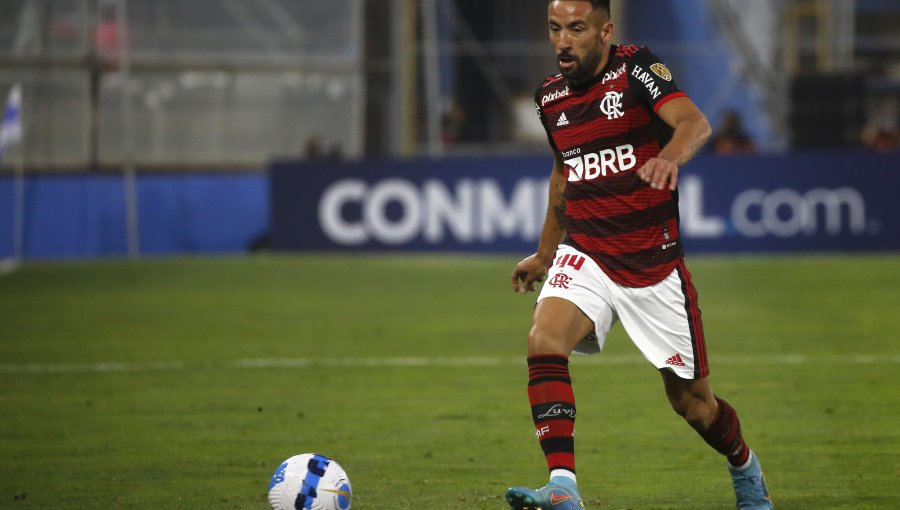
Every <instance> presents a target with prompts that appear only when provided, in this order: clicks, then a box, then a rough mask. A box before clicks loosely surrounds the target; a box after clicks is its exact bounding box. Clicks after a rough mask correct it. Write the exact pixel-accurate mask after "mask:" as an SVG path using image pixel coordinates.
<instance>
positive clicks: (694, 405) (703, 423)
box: [671, 396, 713, 430]
mask: <svg viewBox="0 0 900 510" xmlns="http://www.w3.org/2000/svg"><path fill="white" fill-rule="evenodd" d="M671 403H672V410H674V411H675V413H677V414H678V415H679V416H681V417H682V418H684V421H686V422H687V423H688V424H689V425H690V426H691V427H693V428H695V429H697V430H705V429H706V428H707V427H708V426H709V423H710V422H711V421H712V418H713V416H712V412H713V409H711V408H710V406H709V405H708V404H707V402H705V401H704V400H703V399H700V398H694V397H693V396H690V397H687V398H683V399H678V400H672V401H671Z"/></svg>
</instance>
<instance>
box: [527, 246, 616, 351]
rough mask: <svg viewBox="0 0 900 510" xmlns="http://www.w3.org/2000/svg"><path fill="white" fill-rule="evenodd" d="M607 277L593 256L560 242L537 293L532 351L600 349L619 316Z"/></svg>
mask: <svg viewBox="0 0 900 510" xmlns="http://www.w3.org/2000/svg"><path fill="white" fill-rule="evenodd" d="M608 281H609V279H608V278H607V277H606V276H605V275H604V274H603V272H602V270H601V269H600V267H599V266H597V263H596V262H594V261H593V260H592V259H591V258H590V257H588V256H587V255H585V254H584V253H581V252H579V251H578V250H576V249H575V248H574V247H572V246H568V245H564V244H561V245H560V246H559V248H558V249H557V251H556V258H555V259H554V261H553V264H552V265H551V266H550V268H549V271H548V273H547V279H546V280H545V282H544V285H543V287H542V288H541V293H540V295H539V296H538V304H537V306H536V307H535V320H534V324H533V327H532V334H531V335H530V339H529V351H543V350H547V349H552V351H548V352H554V353H558V354H565V355H568V354H570V353H571V351H572V350H573V349H575V350H577V351H579V352H582V353H592V352H598V351H600V350H601V349H602V347H603V343H604V341H605V340H606V335H607V333H608V332H609V329H610V328H611V327H612V325H613V324H614V323H615V322H616V320H617V317H616V313H615V311H614V310H613V308H612V306H611V305H610V304H609V303H610V301H611V298H610V296H609V294H608V291H609V288H608ZM576 346H577V347H576ZM538 353H540V352H538Z"/></svg>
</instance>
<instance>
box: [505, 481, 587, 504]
mask: <svg viewBox="0 0 900 510" xmlns="http://www.w3.org/2000/svg"><path fill="white" fill-rule="evenodd" d="M506 501H507V502H508V503H509V507H510V508H511V509H512V510H582V509H584V502H583V501H581V496H579V495H578V490H577V489H575V488H574V483H572V484H566V483H564V482H557V481H554V480H551V481H550V483H548V484H547V485H545V486H543V487H541V488H540V489H537V490H534V489H526V488H524V487H513V488H511V489H508V490H507V491H506Z"/></svg>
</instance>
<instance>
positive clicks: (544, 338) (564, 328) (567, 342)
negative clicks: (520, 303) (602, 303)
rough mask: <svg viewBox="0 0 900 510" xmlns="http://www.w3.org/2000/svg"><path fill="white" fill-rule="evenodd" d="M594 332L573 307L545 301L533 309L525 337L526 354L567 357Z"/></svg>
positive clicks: (559, 300) (565, 302) (566, 302)
mask: <svg viewBox="0 0 900 510" xmlns="http://www.w3.org/2000/svg"><path fill="white" fill-rule="evenodd" d="M593 330H594V322H593V321H592V320H591V319H590V318H588V316H587V315H585V313H584V312H583V311H582V310H581V308H579V307H578V306H577V305H576V304H575V303H573V302H572V301H569V300H567V299H563V298H559V297H547V298H544V299H542V300H540V301H539V302H538V304H537V305H536V306H535V308H534V320H533V321H532V324H531V331H530V333H529V335H528V354H529V356H534V355H538V354H559V355H563V356H568V355H569V354H570V353H571V352H572V349H574V348H575V345H577V344H578V342H580V341H581V340H582V339H583V338H584V337H585V336H587V335H588V334H589V333H590V332H591V331H593Z"/></svg>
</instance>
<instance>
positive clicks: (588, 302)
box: [538, 244, 709, 379]
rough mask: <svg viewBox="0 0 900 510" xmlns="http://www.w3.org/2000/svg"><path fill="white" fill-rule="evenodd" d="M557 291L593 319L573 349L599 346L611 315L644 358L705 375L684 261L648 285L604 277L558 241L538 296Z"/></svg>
mask: <svg viewBox="0 0 900 510" xmlns="http://www.w3.org/2000/svg"><path fill="white" fill-rule="evenodd" d="M548 297H558V298H562V299H565V300H567V301H570V302H572V303H574V304H575V305H576V306H577V307H578V308H580V309H581V311H582V312H584V314H585V315H587V316H588V318H589V319H591V320H592V321H594V332H595V335H588V336H587V337H586V338H585V339H584V340H582V341H581V342H580V343H579V344H578V345H577V346H576V347H575V351H576V352H582V353H588V354H590V353H595V352H600V351H601V350H603V344H604V342H605V341H606V335H607V334H608V333H609V330H610V328H612V326H613V324H615V323H616V321H619V320H621V321H622V326H623V327H624V328H625V331H626V332H627V333H628V336H629V337H631V341H632V342H634V344H635V345H636V346H637V348H638V349H640V351H641V353H642V354H643V355H644V357H645V358H647V360H648V361H649V362H650V363H652V364H653V366H655V367H656V368H658V369H663V368H668V369H671V370H672V371H673V372H675V374H677V375H678V376H679V377H681V378H682V379H700V378H703V377H706V376H707V375H709V364H708V363H707V359H706V345H705V342H704V339H703V324H702V322H701V321H700V308H699V306H698V305H697V291H696V290H695V289H694V285H693V283H691V275H690V273H689V272H688V270H687V268H686V267H685V266H684V261H681V262H679V264H678V266H677V267H676V268H675V269H674V270H673V271H672V273H671V274H669V276H668V277H666V279H664V280H663V281H661V282H659V283H657V284H654V285H651V286H649V287H625V286H623V285H620V284H618V283H616V282H614V281H613V280H611V279H610V278H609V276H607V275H606V273H604V272H603V270H602V269H600V267H599V266H598V265H597V263H596V262H594V260H593V259H591V258H590V257H589V256H587V255H585V254H583V253H581V252H580V251H578V250H576V249H575V248H573V247H571V246H568V245H564V244H561V245H559V248H558V249H557V250H556V258H555V259H554V261H553V266H551V267H550V270H549V273H548V275H547V280H546V281H545V282H544V286H543V288H542V289H541V293H540V295H539V296H538V302H540V301H541V300H542V299H545V298H548Z"/></svg>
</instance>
